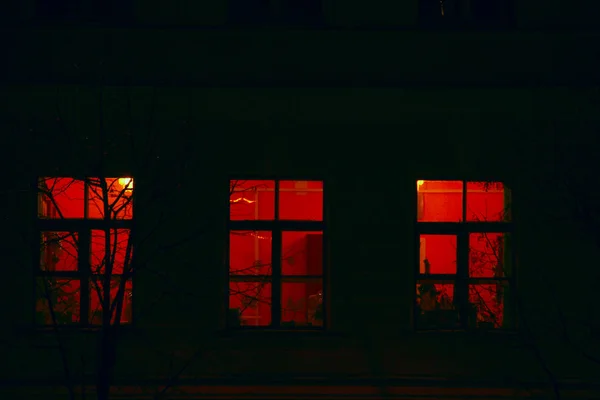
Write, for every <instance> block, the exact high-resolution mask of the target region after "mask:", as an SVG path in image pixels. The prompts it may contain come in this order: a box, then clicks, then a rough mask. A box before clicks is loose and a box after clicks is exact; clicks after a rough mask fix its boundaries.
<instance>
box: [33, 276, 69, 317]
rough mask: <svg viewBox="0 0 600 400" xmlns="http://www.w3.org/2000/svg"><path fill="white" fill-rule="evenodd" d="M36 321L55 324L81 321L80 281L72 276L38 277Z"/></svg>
mask: <svg viewBox="0 0 600 400" xmlns="http://www.w3.org/2000/svg"><path fill="white" fill-rule="evenodd" d="M36 291H37V296H36V305H35V317H36V323H38V324H42V325H53V324H54V321H53V319H52V313H51V311H50V310H51V309H52V310H53V311H54V317H55V318H56V323H57V324H72V323H77V322H79V315H80V314H79V305H80V283H79V280H76V279H70V278H61V279H55V278H38V279H37V284H36Z"/></svg>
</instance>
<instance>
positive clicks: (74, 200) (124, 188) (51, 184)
mask: <svg viewBox="0 0 600 400" xmlns="http://www.w3.org/2000/svg"><path fill="white" fill-rule="evenodd" d="M38 192H39V196H38V217H39V218H48V219H71V218H104V211H105V210H108V213H109V215H110V218H111V219H131V218H132V217H133V178H106V179H104V180H100V179H99V178H85V179H75V178H64V177H63V178H40V179H39V180H38ZM86 197H87V201H86Z"/></svg>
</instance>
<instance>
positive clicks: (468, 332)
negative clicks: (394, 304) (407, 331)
mask: <svg viewBox="0 0 600 400" xmlns="http://www.w3.org/2000/svg"><path fill="white" fill-rule="evenodd" d="M414 332H415V333H417V334H419V335H465V336H475V335H477V336H486V335H489V336H506V337H512V336H516V335H517V334H518V332H517V331H516V330H514V329H481V330H477V329H426V330H425V329H421V330H419V329H415V330H414Z"/></svg>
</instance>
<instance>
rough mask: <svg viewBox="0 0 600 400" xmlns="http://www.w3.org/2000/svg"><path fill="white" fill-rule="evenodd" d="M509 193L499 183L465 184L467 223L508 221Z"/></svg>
mask: <svg viewBox="0 0 600 400" xmlns="http://www.w3.org/2000/svg"><path fill="white" fill-rule="evenodd" d="M509 205H510V191H509V190H508V189H507V188H505V187H504V185H502V183H500V182H468V183H467V221H508V220H510V213H509Z"/></svg>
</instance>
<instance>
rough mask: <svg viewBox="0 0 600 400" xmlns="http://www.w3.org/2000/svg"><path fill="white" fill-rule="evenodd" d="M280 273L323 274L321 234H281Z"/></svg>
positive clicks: (296, 232)
mask: <svg viewBox="0 0 600 400" xmlns="http://www.w3.org/2000/svg"><path fill="white" fill-rule="evenodd" d="M281 242H282V243H281V255H282V257H281V273H282V274H283V275H322V274H323V233H322V232H298V231H284V232H281Z"/></svg>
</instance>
